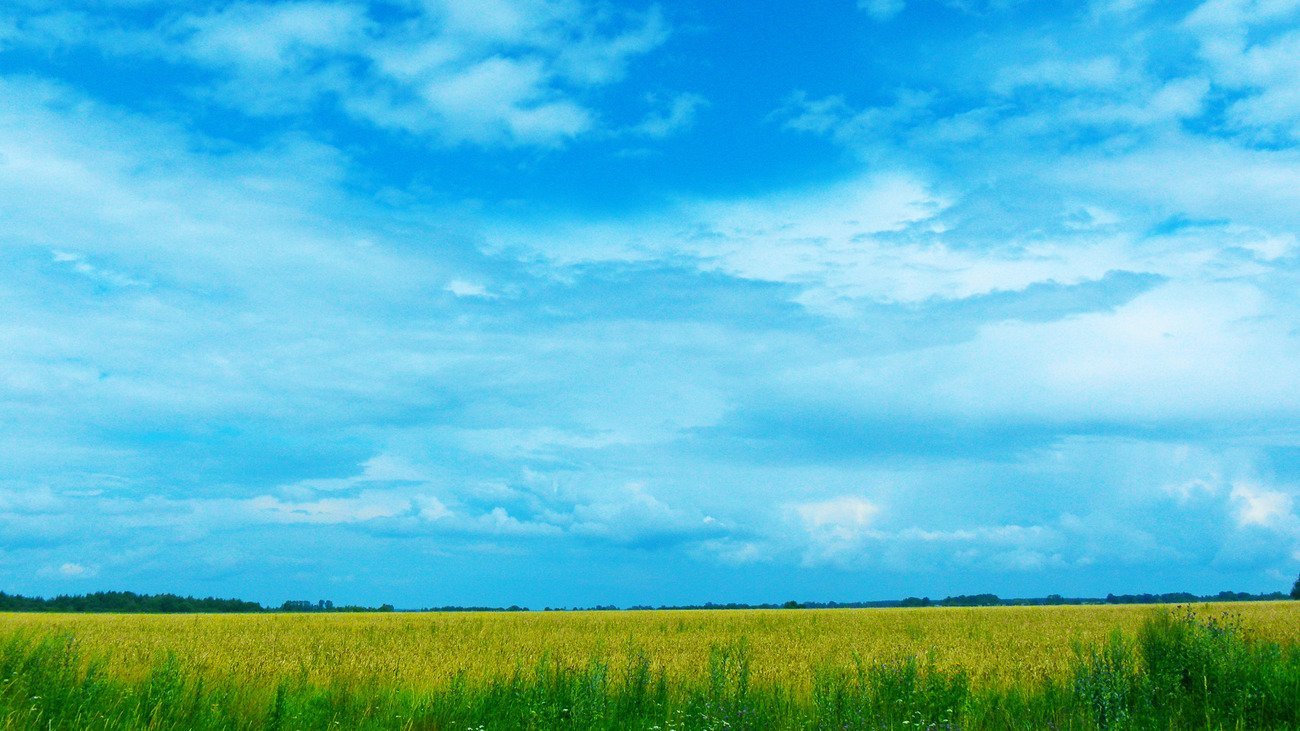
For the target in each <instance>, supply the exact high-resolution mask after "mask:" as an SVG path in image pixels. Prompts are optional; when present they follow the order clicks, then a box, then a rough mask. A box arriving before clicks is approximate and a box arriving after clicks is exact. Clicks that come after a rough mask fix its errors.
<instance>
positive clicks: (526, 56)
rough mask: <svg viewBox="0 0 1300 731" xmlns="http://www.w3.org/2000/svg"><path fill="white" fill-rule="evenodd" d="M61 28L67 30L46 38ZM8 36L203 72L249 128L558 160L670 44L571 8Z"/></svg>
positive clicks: (39, 24) (251, 18) (82, 24)
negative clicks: (343, 131)
mask: <svg viewBox="0 0 1300 731" xmlns="http://www.w3.org/2000/svg"><path fill="white" fill-rule="evenodd" d="M140 17H142V18H145V19H149V18H151V17H156V16H153V15H152V14H140ZM60 18H62V20H61V21H60V23H59V25H60V27H64V28H65V30H64V31H62V32H57V33H56V32H51V31H50V30H49V28H50V23H52V22H54V21H56V20H59V19H60ZM13 22H14V23H16V21H13ZM10 34H11V35H14V36H16V37H17V39H18V40H19V41H25V42H27V43H29V44H33V45H38V46H54V47H68V46H74V47H75V46H80V45H97V44H101V43H102V44H103V48H102V49H101V50H103V51H104V52H106V53H109V54H113V55H136V56H146V57H149V56H152V57H156V58H162V59H164V60H167V61H169V62H173V63H176V64H181V65H186V66H193V67H197V68H202V69H205V70H206V71H207V72H208V73H210V74H212V75H213V80H212V82H211V83H208V84H205V85H203V86H199V87H195V88H194V89H193V95H194V96H196V97H198V98H204V99H207V100H209V101H212V102H215V103H217V104H221V105H226V106H229V107H233V108H236V109H239V110H241V111H243V112H246V113H248V114H253V115H272V116H284V115H299V114H304V113H308V112H310V111H311V110H313V109H317V108H320V107H322V106H328V107H332V108H335V109H338V110H341V111H343V112H345V113H347V114H349V115H351V116H352V117H354V118H355V119H357V120H359V121H362V122H365V123H368V124H373V125H376V126H378V127H380V128H384V129H390V130H397V131H402V132H408V133H414V134H417V135H420V136H422V137H425V138H427V139H431V140H433V141H436V142H440V143H443V144H449V145H458V144H462V143H469V144H475V145H485V146H492V145H508V146H516V145H540V146H554V145H558V144H562V143H564V142H565V141H567V140H570V139H572V138H574V137H576V136H579V135H581V134H583V133H586V132H588V131H590V130H592V129H594V128H595V127H597V126H598V124H599V123H600V120H599V118H598V117H599V115H598V112H597V111H596V110H595V109H594V108H593V106H592V103H591V101H590V99H589V97H590V96H591V94H592V93H593V92H595V91H597V90H599V89H600V88H602V87H606V86H608V85H611V84H614V83H617V82H618V81H620V80H621V79H622V78H623V77H624V75H625V73H626V70H627V68H628V66H629V65H630V64H631V63H633V61H634V60H635V59H637V58H639V57H641V56H644V55H646V54H648V53H650V52H652V51H653V50H655V49H656V48H657V47H659V46H660V45H661V44H662V43H663V42H664V41H665V40H666V39H667V38H668V35H669V30H668V25H667V23H666V22H665V21H664V19H663V17H662V16H661V14H660V13H659V12H658V11H657V10H656V9H655V8H653V7H652V8H650V9H648V10H645V11H642V12H634V11H627V12H617V13H616V12H612V11H608V10H601V9H599V8H594V7H591V6H588V5H586V4H583V3H576V2H575V3H536V2H530V1H529V0H501V1H500V2H494V3H492V4H491V5H489V6H484V5H483V4H482V3H465V2H459V1H457V2H435V3H426V4H417V5H413V6H411V7H408V8H405V9H403V10H402V11H401V12H397V13H396V14H393V13H383V12H373V9H372V8H370V7H369V6H368V5H366V4H363V3H354V2H332V1H325V0H321V1H315V0H289V1H285V2H274V3H242V2H234V3H223V4H219V5H217V6H214V7H213V8H211V9H209V10H206V11H196V12H190V13H178V14H174V15H168V16H164V17H163V18H162V19H159V20H156V21H155V22H154V23H153V24H151V25H141V24H134V25H133V24H130V23H129V22H127V21H123V20H122V19H121V18H117V17H113V16H111V15H107V14H105V15H98V14H93V13H91V12H90V11H79V12H77V13H74V14H71V15H67V16H58V17H56V14H49V13H44V14H37V15H34V16H31V17H28V18H26V19H25V20H24V22H23V23H22V25H21V26H15V28H14V30H12V31H11V32H10ZM692 99H693V97H690V96H680V97H678V101H677V102H675V103H674V105H673V106H672V107H671V108H670V110H669V112H668V113H667V116H665V117H660V118H654V119H651V120H647V122H646V123H645V124H646V125H647V127H646V131H647V133H648V134H653V135H655V136H666V135H668V134H670V133H671V132H673V131H675V130H676V129H680V128H682V127H684V126H686V125H687V124H688V123H689V117H690V115H691V113H692V111H693V107H694V105H696V102H693V101H692Z"/></svg>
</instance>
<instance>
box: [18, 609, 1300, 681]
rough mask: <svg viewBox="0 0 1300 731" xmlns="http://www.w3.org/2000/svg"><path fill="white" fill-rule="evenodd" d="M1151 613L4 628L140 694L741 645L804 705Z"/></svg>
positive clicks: (471, 674) (873, 612) (446, 674)
mask: <svg viewBox="0 0 1300 731" xmlns="http://www.w3.org/2000/svg"><path fill="white" fill-rule="evenodd" d="M1152 611H1154V607H1150V606H1090V607H1078V606H1059V607H990V608H925V609H838V610H754V611H645V612H553V613H537V612H534V613H466V614H459V613H445V614H443V613H439V614H406V613H395V614H262V615H93V614H75V615H74V614H0V635H11V634H13V633H15V632H21V633H24V634H29V635H31V634H46V633H49V632H63V633H67V634H70V635H72V636H73V637H75V638H76V642H77V645H78V646H79V648H80V650H81V656H82V657H105V658H107V662H108V669H109V671H110V672H111V673H112V674H115V675H118V676H119V677H123V678H132V679H135V678H139V677H141V676H143V675H144V674H145V673H147V672H148V669H149V668H150V667H152V666H154V665H155V664H156V663H157V662H158V661H159V660H160V659H162V658H163V657H165V656H166V655H167V654H169V653H174V654H175V655H176V657H177V659H178V660H179V661H180V662H181V664H182V665H183V666H184V667H186V668H187V669H188V670H190V671H192V672H195V673H198V674H200V675H203V676H209V677H238V678H241V679H242V682H243V683H245V684H248V685H250V686H254V687H257V686H260V687H264V688H271V687H274V685H275V684H276V683H278V682H280V681H282V680H286V679H287V680H305V681H307V682H310V683H312V684H318V685H322V686H330V687H360V686H367V687H374V686H386V687H394V686H397V687H402V688H407V689H410V690H415V691H419V690H429V689H435V688H440V687H445V686H446V684H448V683H449V682H450V681H451V680H452V679H453V678H455V677H456V676H458V675H460V676H462V677H463V678H464V681H465V682H466V683H467V684H473V683H478V682H484V681H489V680H492V679H494V678H500V677H502V676H508V675H510V674H511V673H513V672H515V671H516V670H523V671H525V672H528V671H531V669H532V668H533V667H534V666H535V664H536V663H538V662H539V661H540V660H542V659H545V660H546V661H548V662H558V663H561V664H565V665H572V666H584V665H586V664H587V663H589V662H590V661H592V660H602V661H605V662H607V663H609V666H610V670H611V671H612V672H615V673H617V672H619V670H620V669H621V668H622V667H623V666H625V665H626V664H627V663H628V661H629V660H630V659H632V658H635V657H637V656H638V654H643V655H644V656H646V657H648V658H649V659H650V661H651V663H652V667H653V668H655V669H662V670H663V671H665V673H666V674H667V676H668V677H669V678H674V679H682V680H687V679H700V678H701V677H702V676H704V675H705V674H706V673H707V672H708V666H709V656H710V651H711V649H712V648H715V647H725V646H734V645H735V644H736V643H738V642H741V641H742V640H743V642H744V643H745V645H746V647H747V648H748V651H749V656H750V669H751V673H752V675H751V680H752V682H753V683H754V684H756V685H780V686H784V687H786V688H788V689H790V690H794V691H796V692H800V691H806V690H807V689H809V688H810V687H811V678H812V671H813V669H814V668H818V667H828V666H830V667H833V666H842V667H849V666H851V664H852V662H853V658H854V656H855V655H856V656H858V657H860V658H862V660H864V661H867V662H870V661H872V660H877V659H881V660H884V659H897V658H900V657H905V656H917V657H926V656H928V657H930V658H932V659H933V661H934V662H935V664H936V666H937V667H938V668H955V667H961V668H964V669H965V670H966V671H967V672H968V673H969V674H970V677H971V680H972V682H973V683H975V684H977V685H996V686H1008V685H1013V684H1032V683H1036V682H1038V681H1040V680H1042V679H1043V678H1045V677H1061V675H1062V673H1063V672H1065V670H1066V668H1067V665H1068V662H1069V660H1070V658H1071V657H1072V654H1073V653H1072V647H1073V646H1074V644H1075V643H1083V644H1095V643H1098V642H1100V641H1102V640H1104V639H1105V638H1106V636H1107V635H1109V634H1110V633H1111V632H1112V631H1113V630H1115V629H1123V630H1125V631H1129V632H1131V631H1133V630H1135V629H1136V628H1137V627H1138V626H1139V625H1140V624H1141V622H1142V620H1143V619H1144V618H1145V617H1147V616H1148V615H1149V614H1150V613H1151V612H1152ZM1199 611H1202V612H1212V613H1218V612H1222V611H1231V612H1233V613H1236V614H1239V615H1240V616H1241V619H1242V622H1243V624H1244V625H1245V627H1246V628H1247V629H1248V630H1250V631H1251V633H1252V634H1253V635H1254V636H1257V637H1261V638H1264V639H1269V640H1273V641H1278V642H1283V643H1297V642H1300V602H1262V603H1240V604H1231V605H1204V606H1202V607H1201V608H1200V610H1199Z"/></svg>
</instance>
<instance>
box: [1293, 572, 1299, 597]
mask: <svg viewBox="0 0 1300 731" xmlns="http://www.w3.org/2000/svg"><path fill="white" fill-rule="evenodd" d="M1291 598H1292V599H1300V576H1297V577H1296V580H1295V583H1294V584H1292V585H1291Z"/></svg>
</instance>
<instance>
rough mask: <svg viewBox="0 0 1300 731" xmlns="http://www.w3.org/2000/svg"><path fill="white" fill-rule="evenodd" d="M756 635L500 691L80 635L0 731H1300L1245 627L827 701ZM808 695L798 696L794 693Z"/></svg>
mask: <svg viewBox="0 0 1300 731" xmlns="http://www.w3.org/2000/svg"><path fill="white" fill-rule="evenodd" d="M750 654H751V648H750V647H748V646H747V645H746V644H745V642H744V641H743V640H742V641H740V642H733V643H728V644H724V645H719V646H716V647H714V648H713V650H712V652H711V653H710V657H709V661H708V668H707V672H706V673H704V674H703V676H702V677H703V678H704V679H702V680H700V679H692V680H681V679H675V678H673V677H669V676H667V675H666V674H665V673H664V672H663V671H662V670H656V669H655V668H654V666H653V664H652V663H651V661H650V658H649V657H647V656H644V655H641V656H639V657H637V658H635V659H634V661H633V662H631V663H628V664H627V665H626V666H625V667H622V668H621V669H620V670H618V671H617V672H612V671H611V670H610V666H609V665H607V664H606V663H605V662H602V661H599V660H593V661H591V662H589V663H587V664H585V665H581V666H576V667H575V666H573V665H571V664H566V663H563V662H560V661H558V660H555V659H549V658H543V659H541V660H539V661H538V662H537V663H536V664H534V665H532V666H530V667H519V668H517V669H516V670H515V671H514V672H513V673H512V674H511V675H509V676H507V677H504V678H501V679H499V680H496V681H492V682H488V683H482V682H474V683H470V682H466V681H465V679H464V678H463V677H461V678H459V679H457V680H453V682H451V683H450V684H449V685H448V686H446V687H445V688H441V689H438V690H433V691H421V692H415V691H411V690H408V689H404V688H403V687H401V686H400V685H399V684H397V683H392V684H388V685H385V684H383V683H379V682H373V683H369V684H364V685H356V684H353V685H344V684H335V685H326V686H322V685H317V684H312V683H311V682H309V681H308V680H307V679H306V677H305V676H304V677H297V678H284V679H282V680H281V681H280V683H279V684H278V685H277V686H276V687H275V688H274V691H273V692H270V693H268V692H266V691H265V689H260V688H254V687H250V686H248V685H246V684H241V682H240V680H241V679H240V678H238V677H228V678H223V679H220V680H213V679H211V678H205V677H202V676H200V675H199V674H197V673H194V672H191V671H188V670H187V669H186V668H184V667H182V665H181V663H180V662H179V661H177V660H176V658H175V657H169V658H166V659H164V660H162V661H161V662H159V663H157V664H156V665H155V666H154V667H153V668H152V670H151V672H149V673H148V674H147V675H146V676H144V677H141V678H136V679H127V678H121V677H113V676H110V675H108V674H107V673H106V672H105V671H104V664H103V662H102V661H101V659H96V658H89V659H88V658H86V657H83V651H82V650H81V649H80V648H79V647H78V644H77V640H76V639H75V638H74V637H72V636H70V635H50V636H36V635H21V634H20V635H14V636H11V637H10V638H9V639H8V640H7V641H5V642H4V643H3V644H2V645H0V729H29V728H48V729H196V730H202V729H274V730H276V731H288V730H289V729H327V728H341V729H381V728H382V729H389V728H395V729H461V730H466V729H470V730H476V729H502V728H505V729H516V728H519V729H552V728H575V729H578V728H581V729H645V730H647V731H667V730H668V729H781V728H815V729H959V728H960V729H981V728H989V729H1004V728H1024V729H1042V728H1056V729H1094V728H1101V729H1148V728H1149V729H1170V728H1179V729H1183V728H1207V729H1209V728H1214V729H1220V728H1229V729H1264V728H1297V727H1300V652H1298V651H1297V648H1296V647H1294V646H1288V647H1282V646H1280V645H1278V644H1276V643H1270V642H1262V641H1257V640H1254V639H1252V638H1250V637H1248V636H1247V633H1246V632H1245V631H1243V629H1242V628H1241V625H1240V623H1239V622H1238V621H1237V620H1236V619H1235V618H1234V617H1232V616H1231V615H1224V616H1222V617H1212V618H1204V617H1202V616H1199V615H1197V614H1195V613H1193V612H1191V611H1190V610H1170V611H1163V612H1160V613H1157V614H1155V615H1154V616H1153V617H1152V618H1151V619H1149V620H1148V621H1147V622H1146V623H1145V624H1144V625H1143V626H1142V627H1141V628H1140V629H1139V630H1138V631H1137V632H1136V633H1132V634H1128V635H1126V634H1122V633H1118V632H1117V633H1116V634H1114V635H1113V636H1112V637H1111V638H1110V639H1109V641H1108V642H1105V643H1102V644H1100V645H1095V646H1091V647H1079V648H1077V649H1076V651H1075V654H1074V657H1073V660H1072V672H1071V676H1070V678H1069V680H1062V681H1058V680H1052V679H1047V680H1042V681H1039V682H1037V683H1034V684H1029V685H1028V686H1011V687H976V686H973V685H972V684H971V683H970V682H969V681H968V678H967V676H966V675H965V674H964V673H963V672H961V671H954V670H945V669H940V668H938V667H936V666H935V664H934V663H933V662H932V661H930V660H926V659H917V658H914V657H906V658H900V659H896V660H891V661H873V662H867V661H863V660H862V659H861V658H857V657H855V658H854V661H853V663H852V665H851V666H850V667H847V668H845V667H842V666H841V667H825V668H821V669H818V670H816V671H815V672H814V677H813V679H812V692H811V694H810V695H809V694H806V693H795V692H792V691H791V689H790V687H791V686H782V685H781V684H764V685H757V684H755V683H754V680H753V677H752V676H751V673H750V665H749V660H750ZM792 685H793V684H792Z"/></svg>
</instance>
